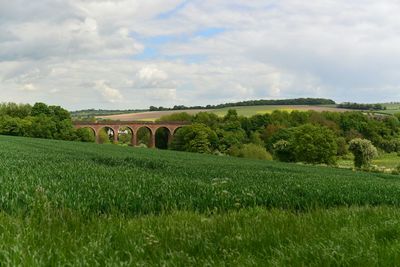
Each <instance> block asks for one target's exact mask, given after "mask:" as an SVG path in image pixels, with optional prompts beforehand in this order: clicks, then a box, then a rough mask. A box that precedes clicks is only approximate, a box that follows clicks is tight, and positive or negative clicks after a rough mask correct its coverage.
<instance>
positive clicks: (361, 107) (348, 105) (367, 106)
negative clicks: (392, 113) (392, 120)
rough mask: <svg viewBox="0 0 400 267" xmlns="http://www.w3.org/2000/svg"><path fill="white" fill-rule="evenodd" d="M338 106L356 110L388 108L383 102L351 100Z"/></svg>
mask: <svg viewBox="0 0 400 267" xmlns="http://www.w3.org/2000/svg"><path fill="white" fill-rule="evenodd" d="M337 107H338V108H345V109H356V110H386V107H385V106H384V105H382V104H359V103H350V102H345V103H341V104H339V105H337Z"/></svg>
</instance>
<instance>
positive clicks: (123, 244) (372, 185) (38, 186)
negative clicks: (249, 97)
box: [0, 136, 400, 266]
mask: <svg viewBox="0 0 400 267" xmlns="http://www.w3.org/2000/svg"><path fill="white" fill-rule="evenodd" d="M0 156H1V158H2V161H1V162H0V177H1V180H0V196H1V198H0V225H1V227H0V262H6V263H9V264H10V265H18V264H21V265H54V264H55V263H57V264H60V265H63V264H75V265H76V264H83V265H94V264H99V265H107V264H110V263H113V264H115V263H117V262H119V263H125V264H133V263H136V264H137V263H140V264H142V265H143V264H145V265H146V264H150V265H154V264H157V265H173V264H175V265H176V264H178V263H179V264H184V265H203V264H211V265H220V264H222V263H225V264H230V265H242V266H243V265H260V264H266V263H269V264H274V265H280V266H285V265H288V264H289V265H293V264H297V265H329V264H330V265H341V266H350V265H354V264H356V265H361V264H364V265H365V264H367V265H372V264H378V265H382V264H386V265H391V264H393V263H395V262H398V260H399V259H400V258H399V257H400V254H399V253H398V250H397V249H396V248H397V247H398V244H399V241H400V232H399V231H398V229H400V215H399V214H400V213H399V212H398V211H399V207H400V199H399V198H398V196H399V194H400V178H399V177H398V176H392V175H384V174H370V173H361V172H352V171H348V170H341V169H333V168H327V167H315V166H303V165H296V164H284V163H277V162H266V161H257V160H245V159H237V158H230V157H223V156H212V155H200V154H188V153H182V152H173V151H159V150H150V149H140V148H130V147H119V146H112V145H95V144H90V143H75V142H64V141H52V140H41V139H29V138H17V137H6V136H0ZM387 222H390V223H387ZM16 233H22V235H19V234H18V235H16ZM339 246H340V249H338V247H339ZM378 250H379V254H377V251H378ZM333 251H335V253H332V252H333ZM38 255H40V256H38Z"/></svg>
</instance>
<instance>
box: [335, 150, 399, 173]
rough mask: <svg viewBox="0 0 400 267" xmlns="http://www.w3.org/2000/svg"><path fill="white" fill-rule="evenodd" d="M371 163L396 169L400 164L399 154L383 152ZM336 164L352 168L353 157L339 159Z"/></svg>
mask: <svg viewBox="0 0 400 267" xmlns="http://www.w3.org/2000/svg"><path fill="white" fill-rule="evenodd" d="M372 164H373V165H376V166H378V167H383V168H386V169H396V168H397V167H398V166H400V156H399V155H397V153H384V154H381V155H379V156H378V157H377V158H375V159H374V160H373V161H372ZM338 165H339V166H340V167H345V168H353V167H354V161H353V157H352V156H349V158H348V159H340V160H339V161H338Z"/></svg>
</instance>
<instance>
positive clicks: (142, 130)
mask: <svg viewBox="0 0 400 267" xmlns="http://www.w3.org/2000/svg"><path fill="white" fill-rule="evenodd" d="M140 144H145V145H147V147H150V148H154V146H155V134H154V132H153V129H152V128H151V127H149V126H147V125H141V126H140V127H138V128H137V130H136V145H140Z"/></svg>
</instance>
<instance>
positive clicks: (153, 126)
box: [74, 121, 189, 148]
mask: <svg viewBox="0 0 400 267" xmlns="http://www.w3.org/2000/svg"><path fill="white" fill-rule="evenodd" d="M188 124H189V123H184V122H135V121H133V122H125V121H107V122H74V126H75V128H77V129H79V128H89V129H92V130H93V132H94V134H95V137H96V143H99V133H100V130H101V129H104V128H106V129H107V128H108V129H111V130H112V131H113V134H114V142H115V143H117V142H118V133H119V131H120V129H122V128H129V129H130V130H131V131H132V140H131V145H133V146H136V145H138V141H139V140H138V139H137V133H138V131H139V129H141V128H147V129H149V131H150V142H149V144H148V147H150V148H155V147H156V132H157V130H158V129H166V130H167V132H168V143H170V142H171V141H172V139H173V136H174V134H175V132H176V130H177V129H179V128H181V127H182V126H185V125H188Z"/></svg>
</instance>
